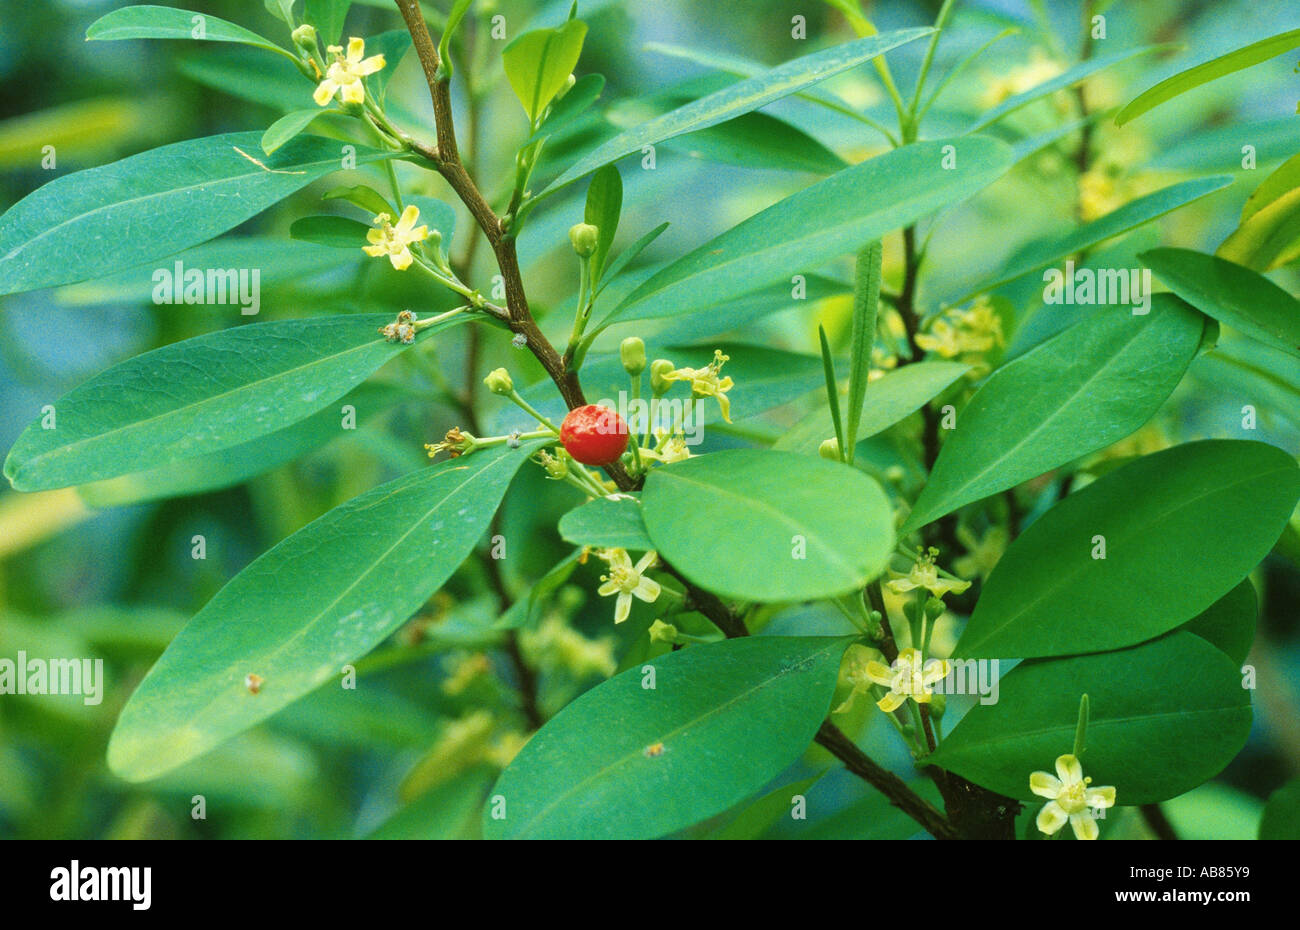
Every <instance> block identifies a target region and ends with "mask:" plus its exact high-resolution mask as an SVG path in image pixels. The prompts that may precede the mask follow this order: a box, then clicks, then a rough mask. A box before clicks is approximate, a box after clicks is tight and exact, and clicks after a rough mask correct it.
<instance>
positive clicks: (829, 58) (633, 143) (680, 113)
mask: <svg viewBox="0 0 1300 930" xmlns="http://www.w3.org/2000/svg"><path fill="white" fill-rule="evenodd" d="M933 31H934V30H933V29H900V30H898V31H896V32H887V33H883V34H881V35H877V36H871V37H869V38H865V39H857V40H855V41H853V42H846V43H845V44H843V45H837V46H835V47H834V48H828V49H823V50H822V51H820V52H814V53H812V54H811V55H805V56H803V57H802V58H796V59H794V60H793V61H787V62H785V63H784V64H781V65H777V66H776V67H775V68H773V69H772V70H770V71H768V72H766V73H764V74H760V75H758V76H756V77H752V78H749V79H748V80H744V81H739V82H737V83H735V84H732V85H731V86H730V87H724V88H723V89H722V90H720V91H717V92H716V93H712V94H709V95H708V96H706V97H701V98H700V99H699V100H695V101H693V102H691V103H688V104H686V105H685V106H683V107H679V108H678V109H676V110H673V111H672V112H671V113H665V114H664V115H663V116H660V117H656V118H655V119H652V120H649V121H648V122H645V123H642V124H641V125H640V126H636V127H634V128H632V129H629V130H627V131H626V132H622V133H620V134H619V135H617V136H615V137H614V138H613V139H610V140H609V141H608V142H606V143H604V144H603V145H600V146H598V147H597V148H596V149H595V151H593V152H590V153H589V154H588V155H587V156H586V157H584V158H583V159H581V160H580V161H579V162H578V163H577V164H576V165H573V166H571V167H570V168H569V169H568V170H566V171H565V172H564V173H563V174H561V175H560V176H559V177H558V178H556V179H555V180H554V181H552V182H551V183H550V184H549V185H548V186H547V187H546V189H545V190H543V191H542V192H541V193H540V194H538V195H537V197H536V198H534V200H533V202H534V203H536V202H537V201H538V200H540V199H541V198H543V197H545V196H547V195H548V194H551V193H554V192H555V191H557V190H559V189H560V188H562V187H564V186H565V185H568V184H571V183H572V182H574V181H576V180H578V178H581V177H584V176H585V175H588V174H590V173H591V172H593V171H595V170H596V169H597V168H599V167H600V166H601V165H607V164H609V163H611V162H615V161H618V160H619V159H620V158H622V157H623V156H624V155H630V154H631V153H633V152H639V151H641V149H642V147H643V146H646V145H654V144H655V143H658V142H662V141H664V140H665V139H671V138H673V137H674V136H680V135H682V134H683V133H687V132H694V131H695V130H697V129H704V128H706V127H708V126H716V125H717V124H718V123H721V122H723V121H725V120H729V119H731V118H732V117H734V116H739V115H741V114H742V113H749V112H750V111H752V110H757V109H759V108H760V107H765V106H767V105H768V104H769V103H772V102H773V101H776V100H780V99H781V98H783V97H788V96H790V95H791V94H796V93H798V92H799V91H801V90H803V89H805V88H807V87H811V86H812V85H813V84H816V83H818V82H820V81H824V80H826V79H827V78H829V77H833V76H834V75H836V74H839V73H840V72H842V71H847V70H848V69H849V68H853V67H856V66H857V65H860V64H862V63H864V62H867V61H870V60H871V59H872V58H875V57H877V56H878V55H883V54H884V53H885V52H887V51H889V50H890V49H893V48H897V47H898V46H900V45H904V44H906V43H908V42H911V41H913V40H915V39H919V38H921V37H922V36H927V35H929V34H930V33H931V32H933Z"/></svg>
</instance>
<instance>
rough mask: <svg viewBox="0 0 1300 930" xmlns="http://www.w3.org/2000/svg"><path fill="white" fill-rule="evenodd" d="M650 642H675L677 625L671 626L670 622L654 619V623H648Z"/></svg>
mask: <svg viewBox="0 0 1300 930" xmlns="http://www.w3.org/2000/svg"><path fill="white" fill-rule="evenodd" d="M650 642H652V643H675V642H677V627H675V626H673V625H672V624H671V623H664V622H663V621H662V620H656V621H655V622H654V623H652V624H650Z"/></svg>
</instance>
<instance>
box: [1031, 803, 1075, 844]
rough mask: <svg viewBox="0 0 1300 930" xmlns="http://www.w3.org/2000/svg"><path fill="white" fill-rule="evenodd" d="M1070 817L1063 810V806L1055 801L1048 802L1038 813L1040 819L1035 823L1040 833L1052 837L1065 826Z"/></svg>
mask: <svg viewBox="0 0 1300 930" xmlns="http://www.w3.org/2000/svg"><path fill="white" fill-rule="evenodd" d="M1069 819H1070V818H1069V816H1068V815H1067V814H1066V813H1065V811H1063V810H1062V809H1061V805H1059V804H1057V803H1056V802H1055V801H1048V802H1047V803H1046V804H1044V805H1043V809H1042V810H1041V811H1039V812H1038V818H1037V819H1036V820H1035V821H1034V823H1035V825H1036V826H1037V827H1038V830H1039V832H1041V833H1046V834H1047V835H1048V836H1051V835H1052V834H1053V833H1055V832H1056V831H1057V830H1060V829H1061V827H1063V826H1065V823H1066V821H1067V820H1069Z"/></svg>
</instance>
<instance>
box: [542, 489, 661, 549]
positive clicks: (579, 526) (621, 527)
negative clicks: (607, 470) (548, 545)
mask: <svg viewBox="0 0 1300 930" xmlns="http://www.w3.org/2000/svg"><path fill="white" fill-rule="evenodd" d="M559 530H560V536H562V537H563V538H564V539H565V540H567V541H568V542H571V543H573V544H574V545H575V546H592V547H595V548H598V549H630V550H632V551H633V552H649V551H650V550H651V549H653V548H654V543H652V542H651V541H650V536H649V534H647V533H646V528H645V521H643V520H642V519H641V502H640V501H639V500H638V499H637V498H635V497H633V496H631V495H623V496H620V497H617V498H614V497H602V498H598V499H596V500H592V501H587V503H585V504H583V505H581V506H580V507H576V508H574V509H573V510H570V511H569V512H568V513H566V514H565V515H564V516H563V517H561V518H560V525H559Z"/></svg>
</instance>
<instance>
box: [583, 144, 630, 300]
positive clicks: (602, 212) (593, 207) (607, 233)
mask: <svg viewBox="0 0 1300 930" xmlns="http://www.w3.org/2000/svg"><path fill="white" fill-rule="evenodd" d="M622 211H623V178H622V176H621V175H620V174H619V173H618V169H617V168H615V167H614V166H613V165H606V166H605V167H604V168H601V169H600V170H599V171H597V172H596V174H595V175H594V176H593V177H592V179H591V185H590V186H589V187H588V188H587V205H586V207H585V209H584V210H583V221H584V222H586V223H589V224H591V225H592V226H595V227H596V228H597V229H598V230H599V233H598V235H597V237H596V251H594V252H592V253H591V258H590V260H589V266H590V269H591V284H590V287H591V290H592V292H593V293H594V292H595V290H596V288H597V287H599V286H600V278H601V275H602V274H603V273H604V271H605V262H606V261H607V260H608V259H609V247H610V246H611V245H613V244H614V235H615V234H616V233H617V232H618V219H619V215H620V214H621V213H622Z"/></svg>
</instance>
